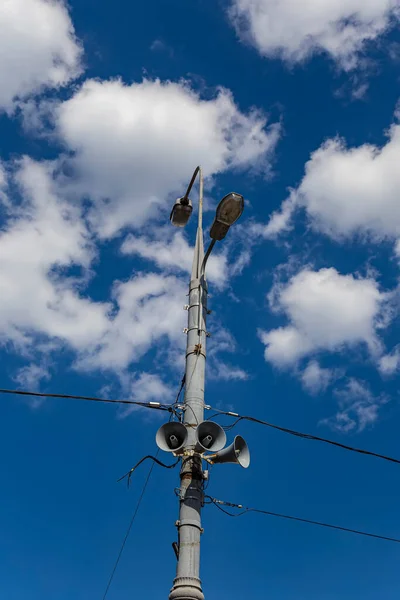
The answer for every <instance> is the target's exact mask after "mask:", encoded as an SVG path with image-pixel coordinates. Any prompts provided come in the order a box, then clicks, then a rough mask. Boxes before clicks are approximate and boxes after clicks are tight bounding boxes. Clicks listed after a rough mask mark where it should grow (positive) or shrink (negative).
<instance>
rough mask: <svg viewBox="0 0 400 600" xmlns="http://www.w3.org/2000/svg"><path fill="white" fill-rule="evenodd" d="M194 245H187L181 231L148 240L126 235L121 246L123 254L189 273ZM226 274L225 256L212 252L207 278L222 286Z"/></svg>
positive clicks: (208, 263)
mask: <svg viewBox="0 0 400 600" xmlns="http://www.w3.org/2000/svg"><path fill="white" fill-rule="evenodd" d="M193 251H194V247H192V246H189V244H188V242H187V240H186V238H185V236H184V235H183V234H182V233H175V234H174V235H173V237H172V238H171V239H170V240H150V239H149V238H147V237H143V236H134V235H128V236H127V237H126V238H125V240H124V242H123V244H122V246H121V252H122V253H123V254H133V255H138V256H141V257H142V258H146V259H148V260H150V261H152V262H154V263H155V264H156V265H157V266H158V267H160V268H163V269H167V270H172V271H175V272H176V271H177V272H184V273H189V274H190V273H191V271H192V261H193ZM227 276H228V268H227V256H226V254H224V253H219V254H212V255H211V256H210V258H209V260H208V262H207V279H209V280H210V281H211V282H213V284H214V285H216V286H217V287H219V288H222V287H224V285H225V283H226V279H227Z"/></svg>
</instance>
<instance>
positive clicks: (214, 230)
mask: <svg viewBox="0 0 400 600" xmlns="http://www.w3.org/2000/svg"><path fill="white" fill-rule="evenodd" d="M243 209H244V198H243V196H241V195H240V194H236V193H235V192H231V193H230V194H227V196H225V197H224V198H222V200H221V202H220V203H219V204H218V207H217V214H216V215H215V219H214V222H213V224H212V226H211V230H210V237H211V238H212V239H213V240H223V239H224V237H225V236H226V234H227V233H228V231H229V227H230V226H231V225H233V224H234V223H235V222H236V221H237V220H238V218H239V217H240V215H241V214H242V212H243Z"/></svg>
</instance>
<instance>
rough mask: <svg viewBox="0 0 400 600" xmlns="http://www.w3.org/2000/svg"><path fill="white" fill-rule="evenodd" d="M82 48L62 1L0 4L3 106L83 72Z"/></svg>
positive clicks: (12, 0)
mask: <svg viewBox="0 0 400 600" xmlns="http://www.w3.org/2000/svg"><path fill="white" fill-rule="evenodd" d="M80 56H81V48H80V45H79V43H78V41H77V39H76V37H75V34H74V29H73V26H72V23H71V20H70V18H69V15H68V11H67V9H66V5H65V4H64V2H63V1H62V0H60V1H55V0H51V1H49V0H2V2H1V3H0V109H1V108H3V109H5V110H10V109H11V108H12V105H13V100H15V99H16V98H23V97H25V96H27V95H29V94H31V93H32V92H38V91H40V90H42V89H43V88H44V87H58V86H60V85H64V84H66V83H68V81H70V80H71V79H72V78H73V77H75V76H76V75H77V74H78V73H79V72H80V64H79V63H80Z"/></svg>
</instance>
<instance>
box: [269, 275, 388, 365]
mask: <svg viewBox="0 0 400 600" xmlns="http://www.w3.org/2000/svg"><path fill="white" fill-rule="evenodd" d="M270 298H271V302H272V305H273V308H275V309H276V310H280V311H282V312H283V313H285V314H286V316H287V318H288V320H289V324H288V325H286V326H284V327H279V328H278V329H273V330H271V331H267V332H266V331H261V332H260V339H261V341H262V342H263V343H264V344H265V346H266V348H265V359H266V360H267V361H269V362H271V363H273V364H274V365H276V366H279V367H285V366H289V365H291V364H295V363H296V362H297V361H298V360H299V359H301V358H303V357H305V356H307V355H312V354H314V353H316V352H318V351H324V350H326V351H330V352H334V351H339V350H341V349H342V348H343V347H345V346H354V345H356V344H360V343H364V344H365V345H366V346H367V347H368V349H369V351H370V352H371V353H372V354H374V355H376V354H378V353H379V352H380V349H381V348H380V342H379V339H378V337H377V333H376V329H377V327H379V325H380V319H381V316H382V315H381V313H382V311H383V312H385V311H384V302H385V300H386V296H385V294H383V293H382V292H380V291H379V289H378V285H377V283H376V281H374V280H373V279H357V278H356V277H354V276H353V275H341V274H340V273H338V272H337V271H336V269H334V268H330V269H321V270H319V271H311V270H309V269H305V270H303V271H301V272H300V273H298V274H297V275H295V276H294V277H292V279H291V280H290V281H289V282H288V284H287V285H285V286H281V285H276V286H275V288H274V290H273V293H272V294H271V295H270Z"/></svg>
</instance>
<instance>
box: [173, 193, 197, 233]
mask: <svg viewBox="0 0 400 600" xmlns="http://www.w3.org/2000/svg"><path fill="white" fill-rule="evenodd" d="M192 210H193V205H192V203H191V201H190V199H189V198H187V197H183V198H178V200H177V201H176V202H175V204H174V206H173V208H172V211H171V214H170V217H169V218H170V221H171V223H172V225H175V227H185V225H186V223H187V222H188V221H189V218H190V215H191V214H192Z"/></svg>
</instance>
